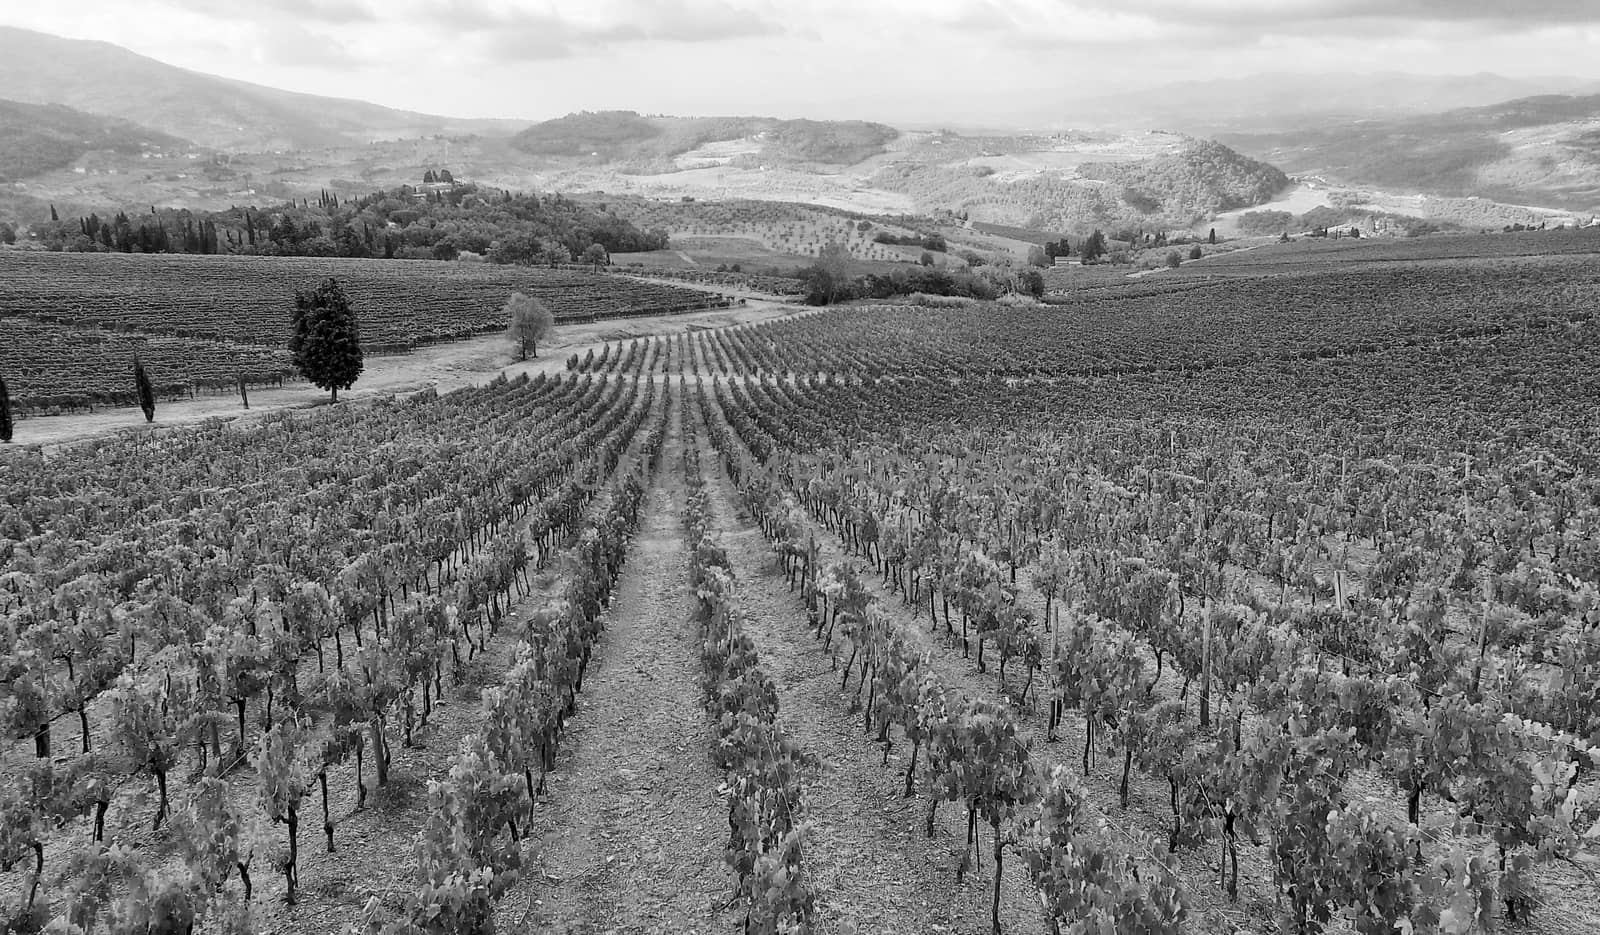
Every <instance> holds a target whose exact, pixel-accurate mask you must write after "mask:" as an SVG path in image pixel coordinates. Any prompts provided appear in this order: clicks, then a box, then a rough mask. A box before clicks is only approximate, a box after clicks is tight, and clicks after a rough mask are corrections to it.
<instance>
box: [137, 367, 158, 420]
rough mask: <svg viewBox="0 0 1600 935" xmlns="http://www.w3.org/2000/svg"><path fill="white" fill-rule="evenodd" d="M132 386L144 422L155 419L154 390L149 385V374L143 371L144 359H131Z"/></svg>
mask: <svg viewBox="0 0 1600 935" xmlns="http://www.w3.org/2000/svg"><path fill="white" fill-rule="evenodd" d="M133 387H134V390H135V392H136V393H137V394H138V397H139V408H140V409H141V410H142V411H143V412H144V420H145V421H146V422H154V421H155V420H156V390H155V387H154V386H151V385H150V375H149V374H148V373H145V371H144V361H142V360H140V359H139V358H138V357H135V358H134V359H133Z"/></svg>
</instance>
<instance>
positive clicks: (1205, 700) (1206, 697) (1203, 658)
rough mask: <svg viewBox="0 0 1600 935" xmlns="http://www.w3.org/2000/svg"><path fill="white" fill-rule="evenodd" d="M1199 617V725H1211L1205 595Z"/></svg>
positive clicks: (1208, 623) (1208, 611)
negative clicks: (1203, 629)
mask: <svg viewBox="0 0 1600 935" xmlns="http://www.w3.org/2000/svg"><path fill="white" fill-rule="evenodd" d="M1200 618H1201V620H1202V621H1203V626H1204V627H1205V636H1204V638H1203V639H1202V640H1201V644H1200V726H1201V727H1210V726H1211V598H1209V597H1207V598H1206V602H1205V606H1204V608H1203V609H1202V610H1201V611H1200Z"/></svg>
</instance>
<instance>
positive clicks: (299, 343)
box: [289, 279, 362, 402]
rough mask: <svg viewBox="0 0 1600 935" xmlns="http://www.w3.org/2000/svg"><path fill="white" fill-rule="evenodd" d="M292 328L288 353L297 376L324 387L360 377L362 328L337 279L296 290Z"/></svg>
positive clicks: (339, 386) (336, 389) (350, 382)
mask: <svg viewBox="0 0 1600 935" xmlns="http://www.w3.org/2000/svg"><path fill="white" fill-rule="evenodd" d="M294 305H295V309H294V328H293V332H294V333H293V334H292V335H291V337H290V338H289V352H290V353H291V354H293V355H294V365H295V369H297V370H299V371H300V375H301V376H303V377H305V378H306V379H307V380H310V381H311V382H312V383H315V384H316V385H317V386H319V387H321V388H322V389H325V390H332V391H333V401H334V402H338V401H339V391H340V390H347V389H349V388H350V387H352V386H354V385H355V382H356V379H357V378H358V377H360V376H361V369H362V363H361V328H360V324H359V323H358V322H357V321H356V313H355V311H354V310H353V309H351V308H350V300H349V299H347V298H346V297H345V294H344V289H343V288H341V287H340V285H339V281H338V280H336V279H326V280H323V282H322V285H320V286H318V287H316V288H315V289H307V290H303V291H301V292H297V293H295V297H294Z"/></svg>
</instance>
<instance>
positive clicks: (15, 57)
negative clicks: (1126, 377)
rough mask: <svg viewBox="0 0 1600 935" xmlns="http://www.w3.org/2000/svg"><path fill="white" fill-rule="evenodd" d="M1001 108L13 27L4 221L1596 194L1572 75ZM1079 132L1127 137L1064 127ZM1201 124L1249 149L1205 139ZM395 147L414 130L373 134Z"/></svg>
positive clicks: (1003, 210) (1253, 80)
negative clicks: (358, 194)
mask: <svg viewBox="0 0 1600 935" xmlns="http://www.w3.org/2000/svg"><path fill="white" fill-rule="evenodd" d="M1552 92H1561V93H1552ZM1007 106H1010V107H1011V108H1012V109H1011V110H1007V109H1006V108H1007ZM989 122H992V123H993V124H997V125H1005V124H1011V125H1014V126H1021V125H1029V126H1032V127H1034V128H1037V129H1039V130H1045V131H1047V132H1035V133H1018V132H1017V131H1015V130H998V131H997V130H990V131H984V132H972V131H968V132H966V133H960V134H947V133H942V132H928V131H920V132H919V131H915V130H911V129H910V128H899V129H897V128H894V127H890V126H887V125H885V124H881V123H867V122H862V121H830V120H778V119H773V118H765V117H660V116H641V115H639V114H636V113H633V112H631V111H602V112H598V113H589V112H585V113H579V114H572V115H568V116H566V117H562V118H558V119H555V120H548V121H543V122H540V123H534V124H531V125H530V124H529V122H527V121H520V120H484V119H457V118H452V117H445V116H434V115H429V114H420V113H413V112H410V111H404V110H396V109H393V108H388V107H383V106H379V105H377V104H371V103H367V102H363V101H357V100H346V99H340V98H332V97H318V96H314V95H306V94H297V93H293V92H289V91H282V90H278V89H274V88H270V87H266V86H263V85H257V84H250V83H247V82H243V81H237V80H233V79H229V78H222V77H217V76H213V75H207V74H203V73H200V72H196V71H191V70H188V69H183V68H177V67H174V66H171V65H167V64H164V63H162V62H159V61H156V60H154V59H150V58H146V57H144V56H141V55H138V54H135V53H133V52H130V51H128V50H127V49H123V48H121V47H118V46H115V45H111V44H109V43H103V42H86V41H79V40H70V39H63V38H59V37H56V36H51V35H47V34H44V33H39V32H32V31H28V30H23V29H16V28H12V27H0V183H14V184H0V214H6V215H9V216H13V217H29V216H37V215H38V214H39V213H40V212H41V211H43V210H45V208H47V206H48V203H49V202H58V203H60V204H62V205H64V206H79V205H82V206H91V207H92V206H96V205H102V204H107V203H111V204H122V203H128V204H141V203H142V204H169V203H172V204H185V205H191V206H208V205H211V206H214V205H217V204H232V203H234V201H235V200H237V199H241V198H251V197H260V198H263V199H266V198H288V197H296V196H303V195H304V194H305V193H306V192H307V191H310V192H316V191H319V190H320V189H322V188H331V189H337V190H340V191H349V190H360V189H361V188H362V187H364V186H369V185H371V186H377V185H385V184H388V185H395V184H399V183H401V182H403V181H413V180H415V179H420V178H421V177H422V174H423V172H424V171H425V170H426V169H428V168H434V167H439V166H444V165H449V166H451V167H452V168H455V169H457V170H458V172H459V173H464V174H463V177H470V178H477V179H483V180H486V181H490V182H491V183H492V184H498V185H502V186H507V187H513V188H522V187H527V188H540V189H548V188H559V189H561V190H564V191H586V190H591V189H592V190H612V191H619V190H620V191H635V192H637V193H639V194H655V195H656V196H658V197H669V198H719V197H731V196H738V197H743V198H755V199H774V200H789V201H800V202H807V203H814V204H828V205H832V206H835V207H843V208H847V209H850V210H859V211H863V212H866V213H872V212H878V213H897V212H905V211H924V212H929V211H938V210H954V211H968V210H970V212H971V216H972V217H973V218H974V219H979V220H985V221H994V222H1000V223H1006V224H1029V223H1038V224H1047V225H1049V227H1050V228H1051V229H1062V230H1065V229H1069V228H1071V227H1072V226H1073V225H1074V224H1077V225H1082V224H1103V223H1107V224H1108V223H1125V222H1126V223H1133V222H1143V221H1150V222H1152V223H1188V222H1189V220H1190V219H1191V218H1193V217H1196V216H1203V215H1205V214H1206V213H1208V212H1216V211H1225V210H1228V209H1229V208H1233V207H1239V206H1246V205H1254V204H1260V203H1263V202H1264V201H1267V200H1270V199H1272V198H1273V197H1274V194H1273V193H1274V192H1275V191H1276V190H1277V189H1279V188H1280V187H1281V186H1282V185H1283V184H1284V182H1285V181H1286V180H1285V179H1284V177H1283V175H1282V174H1281V173H1280V172H1279V171H1278V170H1279V169H1282V170H1284V171H1286V172H1288V173H1290V174H1292V175H1299V176H1313V175H1314V176H1322V177H1324V178H1325V179H1327V180H1328V183H1329V187H1330V188H1350V189H1356V190H1359V189H1363V188H1364V189H1368V190H1382V191H1384V192H1388V193H1392V194H1399V195H1411V194H1423V193H1426V194H1436V195H1441V196H1454V197H1457V198H1463V197H1480V198H1488V199H1494V200H1496V201H1501V202H1507V203H1511V204H1524V205H1538V206H1543V207H1553V208H1562V209H1569V210H1573V211H1587V210H1591V209H1594V208H1596V207H1597V206H1600V86H1595V85H1594V84H1593V83H1585V82H1584V81H1582V80H1580V79H1574V78H1562V77H1545V78H1507V77H1504V76H1500V75H1494V74H1476V75H1467V76H1448V77H1446V76H1425V75H1415V74H1405V73H1400V72H1385V73H1358V72H1352V73H1337V74H1323V75H1306V74H1270V75H1256V76H1250V77H1241V78H1233V79H1227V80H1220V81H1197V82H1187V83H1182V84H1174V85H1167V86H1164V87H1158V88H1154V89H1148V90H1141V91H1129V92H1120V93H1117V94H1114V95H1108V96H1099V97H1078V96H1074V95H1072V94H1067V93H1061V94H1056V95H1041V94H1033V95H1017V96H1015V98H1013V102H1012V103H1011V104H1010V105H1007V104H1004V103H997V105H996V110H995V113H994V114H993V116H992V118H991V120H990V121H989ZM1074 126H1075V127H1079V128H1084V127H1101V128H1109V129H1097V130H1090V131H1086V132H1085V131H1082V130H1074V131H1070V132H1063V131H1064V130H1065V129H1066V128H1068V127H1074ZM902 130H905V131H908V132H902ZM1132 130H1137V131H1138V132H1130V131H1132ZM1152 130H1154V131H1159V132H1155V133H1150V132H1147V131H1152ZM435 136H446V137H456V138H459V137H469V136H470V137H474V139H472V140H470V141H442V140H432V141H429V140H428V139H427V138H431V137H435ZM1204 139H1215V140H1219V141H1220V142H1221V143H1223V144H1225V145H1226V146H1227V147H1229V148H1231V150H1234V151H1237V152H1236V153H1235V152H1225V151H1223V150H1222V149H1220V148H1210V149H1208V148H1206V147H1204V146H1197V145H1194V141H1195V140H1204ZM394 140H404V141H405V142H404V143H389V144H387V145H383V146H371V145H369V144H372V143H374V142H379V141H394ZM452 146H453V148H452ZM213 154H215V155H213ZM179 160H181V162H179ZM258 192H259V194H258Z"/></svg>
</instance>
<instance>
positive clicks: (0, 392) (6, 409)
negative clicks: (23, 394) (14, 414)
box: [0, 377, 15, 443]
mask: <svg viewBox="0 0 1600 935" xmlns="http://www.w3.org/2000/svg"><path fill="white" fill-rule="evenodd" d="M14 431H15V425H14V423H13V422H12V421H11V390H10V389H9V388H8V387H7V386H6V378H5V377H0V443H10V441H11V438H12V436H13V433H14Z"/></svg>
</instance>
